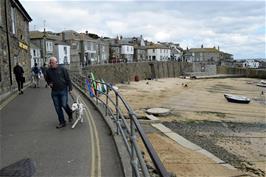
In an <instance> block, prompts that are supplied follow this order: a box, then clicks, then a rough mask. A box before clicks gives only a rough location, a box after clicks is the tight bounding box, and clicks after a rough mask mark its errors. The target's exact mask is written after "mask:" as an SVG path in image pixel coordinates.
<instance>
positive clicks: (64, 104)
mask: <svg viewBox="0 0 266 177" xmlns="http://www.w3.org/2000/svg"><path fill="white" fill-rule="evenodd" d="M51 95H52V99H53V102H54V107H55V110H56V112H57V115H58V120H59V123H60V124H65V123H66V121H65V119H64V113H63V109H62V108H64V110H65V111H66V113H67V115H68V116H71V114H72V110H71V109H70V107H69V106H68V92H67V89H65V90H61V91H52V94H51Z"/></svg>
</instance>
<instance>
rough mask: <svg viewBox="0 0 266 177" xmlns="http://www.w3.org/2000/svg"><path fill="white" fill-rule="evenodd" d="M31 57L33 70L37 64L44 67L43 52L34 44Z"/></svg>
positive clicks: (31, 47)
mask: <svg viewBox="0 0 266 177" xmlns="http://www.w3.org/2000/svg"><path fill="white" fill-rule="evenodd" d="M30 56H31V62H30V65H31V68H32V67H33V66H34V64H35V63H37V64H38V66H39V67H40V66H42V65H43V60H42V59H41V50H40V48H39V47H38V46H36V45H34V44H32V43H31V44H30Z"/></svg>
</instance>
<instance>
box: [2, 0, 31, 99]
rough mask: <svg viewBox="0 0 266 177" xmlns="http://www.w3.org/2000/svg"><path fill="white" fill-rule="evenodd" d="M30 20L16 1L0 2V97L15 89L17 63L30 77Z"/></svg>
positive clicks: (6, 0) (26, 75) (5, 0)
mask: <svg viewBox="0 0 266 177" xmlns="http://www.w3.org/2000/svg"><path fill="white" fill-rule="evenodd" d="M31 21H32V19H31V17H30V16H29V14H28V13H27V12H26V10H25V9H24V7H23V6H22V5H21V3H20V2H19V1H18V0H1V1H0V96H1V99H0V100H3V98H5V97H6V96H8V95H9V94H10V93H12V92H13V91H14V90H15V89H16V84H17V83H16V81H15V77H14V75H13V73H12V72H13V67H14V66H15V64H16V63H17V62H19V63H20V64H21V65H22V67H23V68H24V72H25V73H24V76H25V77H26V79H28V78H29V75H30V69H31V68H30V39H29V22H31Z"/></svg>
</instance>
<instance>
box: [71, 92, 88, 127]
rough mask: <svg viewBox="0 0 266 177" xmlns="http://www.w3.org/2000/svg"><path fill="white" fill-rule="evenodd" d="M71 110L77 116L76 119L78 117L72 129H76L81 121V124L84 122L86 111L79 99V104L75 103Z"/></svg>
mask: <svg viewBox="0 0 266 177" xmlns="http://www.w3.org/2000/svg"><path fill="white" fill-rule="evenodd" d="M71 109H72V111H73V112H74V113H75V114H76V117H77V119H76V121H75V122H74V124H73V125H72V128H75V126H76V125H77V123H78V121H79V120H80V122H81V123H82V122H83V114H84V111H85V107H84V105H83V104H82V103H81V102H80V101H79V97H78V98H77V102H74V103H73V104H72V106H71Z"/></svg>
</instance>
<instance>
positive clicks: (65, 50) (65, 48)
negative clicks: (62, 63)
mask: <svg viewBox="0 0 266 177" xmlns="http://www.w3.org/2000/svg"><path fill="white" fill-rule="evenodd" d="M64 53H65V55H66V54H67V47H64Z"/></svg>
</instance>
